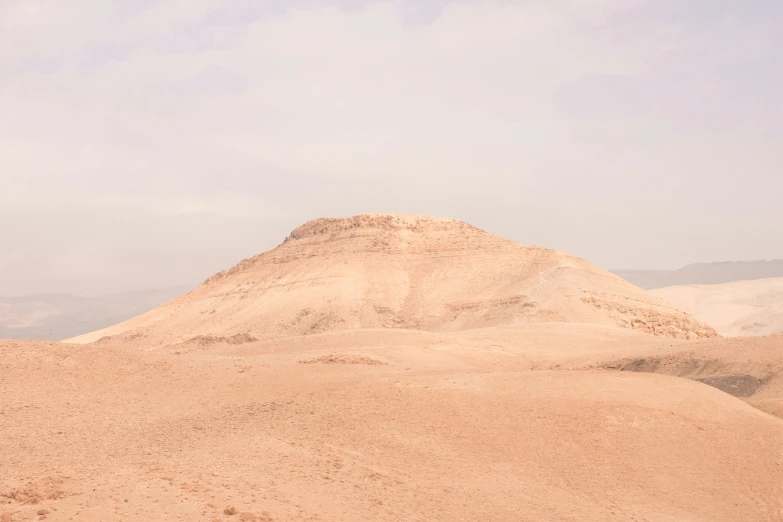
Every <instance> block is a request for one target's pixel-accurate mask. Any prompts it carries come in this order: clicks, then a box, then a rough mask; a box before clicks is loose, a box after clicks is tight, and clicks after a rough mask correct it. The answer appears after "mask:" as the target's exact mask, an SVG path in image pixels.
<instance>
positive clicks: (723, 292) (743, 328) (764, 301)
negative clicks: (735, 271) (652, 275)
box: [650, 277, 783, 336]
mask: <svg viewBox="0 0 783 522" xmlns="http://www.w3.org/2000/svg"><path fill="white" fill-rule="evenodd" d="M650 293H651V294H653V295H656V296H658V297H661V298H662V299H664V300H665V301H667V302H669V303H671V304H672V305H673V306H675V307H676V308H679V309H680V310H683V311H685V312H687V313H689V314H690V315H692V316H693V317H695V318H697V319H699V320H700V321H704V322H706V323H708V324H710V325H711V326H713V327H714V328H715V329H716V330H717V331H718V333H719V334H721V335H723V336H749V335H769V334H773V333H778V332H783V278H781V277H778V278H772V279H759V280H755V281H736V282H733V283H725V284H720V285H687V286H670V287H666V288H659V289H656V290H651V291H650Z"/></svg>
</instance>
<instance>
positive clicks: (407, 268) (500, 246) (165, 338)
mask: <svg viewBox="0 0 783 522" xmlns="http://www.w3.org/2000/svg"><path fill="white" fill-rule="evenodd" d="M544 322H561V323H590V324H600V325H612V326H619V327H622V328H629V329H632V330H637V331H642V332H646V333H649V334H652V335H656V336H665V337H671V338H701V337H711V336H714V335H716V334H715V332H714V330H713V329H712V328H711V327H709V326H707V325H705V324H703V323H700V322H699V321H696V320H694V319H693V318H692V317H690V316H688V315H687V314H685V313H683V312H680V311H678V310H676V309H674V308H672V307H670V306H668V305H667V304H666V303H665V302H664V301H663V300H661V299H659V298H657V297H654V296H650V295H649V294H647V293H645V292H644V291H642V290H640V289H639V288H636V287H634V286H633V285H631V284H629V283H627V282H626V281H623V280H622V279H620V278H619V277H617V276H615V275H612V274H610V273H609V272H606V271H604V270H601V269H599V268H597V267H595V266H593V265H591V264H590V263H588V262H586V261H584V260H582V259H579V258H577V257H574V256H571V255H569V254H565V253H563V252H558V251H555V250H549V249H545V248H541V247H535V246H527V245H520V244H518V243H515V242H513V241H509V240H505V239H502V238H499V237H496V236H493V235H491V234H488V233H486V232H484V231H482V230H479V229H477V228H475V227H473V226H471V225H469V224H467V223H462V222H459V221H454V220H449V219H443V218H434V217H426V216H407V215H389V214H365V215H360V216H355V217H352V218H345V219H318V220H315V221H311V222H309V223H306V224H305V225H303V226H301V227H299V228H297V229H296V230H294V231H293V232H292V233H291V235H290V236H289V237H288V238H286V240H285V241H284V242H283V244H281V245H280V246H279V247H277V248H275V249H273V250H270V251H268V252H265V253H263V254H260V255H258V256H256V257H253V258H251V259H247V260H245V261H242V262H241V263H240V264H238V265H236V266H235V267H233V268H231V269H229V270H226V271H224V272H221V273H219V274H216V275H215V276H213V277H211V278H209V279H208V280H207V281H206V282H205V283H204V284H203V285H202V286H201V287H199V288H197V289H196V290H195V291H193V292H191V293H190V294H188V295H186V296H183V297H181V298H180V299H177V300H175V301H173V302H171V303H168V304H167V305H165V306H163V307H161V308H158V309H156V310H153V311H151V312H149V313H147V314H145V315H143V316H140V317H138V318H135V319H132V320H130V321H127V322H125V323H122V324H119V325H116V326H114V327H111V328H108V329H105V330H102V331H99V332H94V333H92V334H89V335H86V336H81V337H78V338H75V339H71V340H70V342H76V343H84V342H92V341H96V340H99V339H101V338H103V337H110V336H116V335H123V336H124V338H130V337H134V338H140V337H141V338H144V339H146V342H147V343H148V344H150V345H163V344H172V343H181V342H186V341H188V340H192V339H196V338H199V337H207V338H209V337H211V338H226V339H229V338H231V339H242V338H245V339H269V338H279V337H286V336H296V335H303V334H315V333H323V332H331V331H344V330H352V329H362V328H364V329H366V328H398V329H414V330H425V331H433V332H448V331H459V330H467V329H475V328H485V327H490V326H501V325H514V324H527V323H544Z"/></svg>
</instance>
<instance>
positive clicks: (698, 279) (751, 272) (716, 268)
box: [611, 259, 783, 290]
mask: <svg viewBox="0 0 783 522" xmlns="http://www.w3.org/2000/svg"><path fill="white" fill-rule="evenodd" d="M611 272H612V273H613V274H615V275H618V276H620V277H622V278H623V279H625V280H626V281H628V282H629V283H633V284H634V285H636V286H638V287H640V288H643V289H645V290H649V289H652V288H663V287H665V286H679V285H715V284H722V283H732V282H734V281H752V280H755V279H769V278H773V277H783V259H773V260H771V261H723V262H718V263H694V264H690V265H686V266H684V267H682V268H680V269H679V270H611Z"/></svg>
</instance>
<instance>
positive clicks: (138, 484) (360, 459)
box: [0, 216, 783, 522]
mask: <svg viewBox="0 0 783 522" xmlns="http://www.w3.org/2000/svg"><path fill="white" fill-rule="evenodd" d="M91 340H92V341H96V342H90V341H91ZM76 341H77V343H70V344H66V343H40V342H23V341H0V433H1V436H0V463H1V464H2V468H0V517H5V518H2V522H8V521H9V520H11V521H20V520H42V519H45V520H63V521H65V520H74V521H87V522H93V521H95V522H98V521H119V520H128V521H135V520H143V521H153V520H155V521H157V520H160V521H164V520H165V521H171V520H183V521H184V520H188V521H197V520H203V521H210V522H214V521H218V520H219V521H229V520H230V521H248V520H261V521H270V520H274V521H300V520H313V521H317V520H321V521H363V520H364V521H371V520H372V521H376V520H377V521H421V522H429V521H450V522H451V521H460V520H462V521H487V520H492V521H515V522H516V521H541V520H552V521H560V520H569V521H585V520H589V521H592V520H595V521H629V520H630V521H649V522H653V521H655V522H658V521H671V522H674V521H705V522H706V521H737V520H753V521H783V420H782V419H781V418H780V417H779V416H775V415H779V413H780V411H779V410H778V409H776V408H778V405H779V404H780V399H781V396H783V390H782V387H781V382H780V379H779V376H780V375H781V374H782V373H781V372H783V363H782V362H781V353H783V350H781V341H783V339H781V337H780V336H770V337H760V338H754V339H753V340H748V339H734V340H726V339H721V338H718V337H715V336H714V332H713V331H712V330H711V328H710V327H709V326H706V325H704V324H703V323H700V322H699V321H696V320H694V319H692V318H690V317H689V316H687V315H686V314H684V313H682V312H680V311H677V310H675V309H673V308H671V307H669V306H668V305H666V304H665V303H664V302H663V301H662V300H660V299H659V298H656V297H652V296H649V295H647V294H645V293H644V292H642V291H641V290H639V289H638V288H635V287H633V286H631V285H629V284H627V283H625V282H624V281H622V280H620V279H619V278H616V277H615V276H612V275H611V274H608V273H606V272H604V271H601V270H599V269H597V268H595V267H592V266H591V265H589V264H588V263H586V262H584V261H582V260H579V259H577V258H574V257H573V256H568V255H566V254H562V253H559V252H555V251H549V250H545V249H539V248H536V247H524V246H521V245H516V244H514V243H511V242H507V241H505V240H502V239H500V238H495V237H494V236H490V235H489V234H486V233H484V232H481V231H478V230H477V229H474V228H473V227H470V226H469V225H465V224H456V225H455V222H450V221H446V220H435V219H432V218H426V219H422V218H417V217H395V216H391V217H390V216H360V217H358V218H353V219H351V220H318V221H315V222H312V223H309V224H307V225H305V226H304V227H301V228H300V229H297V230H295V231H294V233H293V234H292V235H291V237H290V238H289V239H288V240H287V241H286V242H285V243H284V244H283V245H282V246H281V247H279V248H278V249H276V250H273V251H271V252H268V253H265V254H263V255H261V256H258V257H257V258H253V259H251V260H247V261H245V262H243V263H240V264H239V265H237V267H234V268H233V269H231V270H229V271H226V272H223V273H221V274H218V275H217V276H215V277H213V278H211V279H210V280H209V281H207V283H205V285H203V286H202V287H201V288H199V289H197V290H196V291H194V292H192V293H191V294H189V295H188V296H185V297H183V298H181V299H179V300H176V301H174V302H173V303H170V304H168V305H165V306H163V307H161V308H160V309H158V310H156V311H154V312H151V313H149V314H145V316H141V317H140V318H138V319H135V320H131V321H129V322H127V323H124V324H122V325H120V326H118V327H116V328H114V329H113V330H111V331H109V332H106V331H104V332H100V333H98V334H95V335H93V336H87V337H84V338H81V339H77V340H76Z"/></svg>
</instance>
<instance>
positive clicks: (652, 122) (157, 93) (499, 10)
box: [0, 0, 783, 295]
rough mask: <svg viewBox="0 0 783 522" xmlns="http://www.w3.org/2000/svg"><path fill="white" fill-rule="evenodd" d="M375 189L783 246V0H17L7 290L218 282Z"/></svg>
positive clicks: (619, 256) (674, 239) (1, 159)
mask: <svg viewBox="0 0 783 522" xmlns="http://www.w3.org/2000/svg"><path fill="white" fill-rule="evenodd" d="M361 212H406V213H421V214H434V215H441V216H446V217H453V218H457V219H462V220H465V221H469V222H471V223H473V224H475V225H477V226H479V227H481V228H484V229H485V230H488V231H490V232H493V233H496V234H498V235H502V236H505V237H508V238H510V239H514V240H516V241H519V242H522V243H532V244H539V245H543V246H547V247H553V248H558V249H561V250H565V251H568V252H571V253H574V254H577V255H580V256H582V257H584V258H586V259H588V260H590V261H592V262H594V263H596V264H598V265H600V266H603V267H605V268H677V267H679V266H681V265H684V264H686V263H690V262H695V261H715V260H739V259H765V258H767V259H769V258H783V2H781V1H780V0H691V1H689V0H647V1H643V0H526V1H522V0H520V1H503V0H476V1H453V2H450V1H446V0H417V1H414V0H404V1H398V2H393V1H377V2H375V1H369V0H365V1H360V0H353V1H348V0H342V1H333V2H329V1H304V0H300V1H291V0H285V1H284V0H275V1H264V0H252V1H251V0H236V1H226V0H145V1H140V0H134V1H132V2H131V1H128V0H68V1H63V0H1V1H0V240H1V241H2V243H1V244H0V295H10V294H26V293H34V292H72V293H104V292H117V291H124V290H132V289H138V288H149V287H161V286H174V285H178V284H183V283H186V284H187V283H193V282H200V281H201V280H203V279H205V278H206V277H207V276H208V275H210V274H212V273H213V272H216V271H218V270H220V269H222V268H226V267H228V266H231V265H233V264H234V263H236V262H237V261H239V260H240V259H241V258H243V257H248V256H250V255H253V254H256V253H259V252H262V251H264V250H267V249H269V248H271V247H274V246H276V245H277V244H278V243H280V242H281V241H282V240H283V238H284V237H285V236H286V235H287V234H288V232H290V230H291V229H293V228H294V227H295V226H297V225H299V224H301V223H303V222H305V221H307V220H309V219H313V218H316V217H321V216H330V217H337V216H350V215H353V214H357V213H361Z"/></svg>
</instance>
